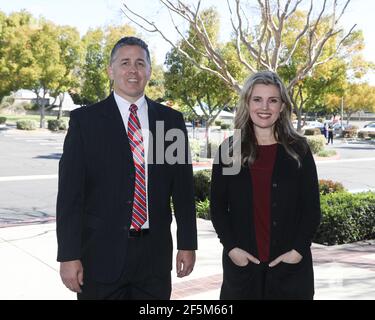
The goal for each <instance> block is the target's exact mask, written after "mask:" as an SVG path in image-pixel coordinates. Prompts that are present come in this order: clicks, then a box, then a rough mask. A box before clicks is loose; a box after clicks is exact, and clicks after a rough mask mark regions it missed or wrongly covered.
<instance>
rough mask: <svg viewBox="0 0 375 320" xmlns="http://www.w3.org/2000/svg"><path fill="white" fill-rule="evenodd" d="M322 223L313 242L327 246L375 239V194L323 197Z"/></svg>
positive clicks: (329, 195)
mask: <svg viewBox="0 0 375 320" xmlns="http://www.w3.org/2000/svg"><path fill="white" fill-rule="evenodd" d="M320 203H321V210H322V221H321V224H320V226H319V228H318V231H317V232H316V234H315V236H314V239H313V242H317V243H320V244H325V245H335V244H343V243H350V242H355V241H360V240H369V239H374V238H375V193H373V192H365V193H357V194H351V193H348V192H334V193H330V194H327V195H323V196H321V200H320Z"/></svg>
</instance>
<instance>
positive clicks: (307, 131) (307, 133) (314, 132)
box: [304, 128, 322, 136]
mask: <svg viewBox="0 0 375 320" xmlns="http://www.w3.org/2000/svg"><path fill="white" fill-rule="evenodd" d="M320 134H322V133H321V131H320V129H319V128H311V129H305V132H304V135H305V136H318V135H320Z"/></svg>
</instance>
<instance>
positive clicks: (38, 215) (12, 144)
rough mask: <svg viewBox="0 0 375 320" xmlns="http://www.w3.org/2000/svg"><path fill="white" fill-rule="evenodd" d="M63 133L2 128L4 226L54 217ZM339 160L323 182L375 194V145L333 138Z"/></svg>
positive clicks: (0, 208)
mask: <svg viewBox="0 0 375 320" xmlns="http://www.w3.org/2000/svg"><path fill="white" fill-rule="evenodd" d="M64 138H65V135H64V134H63V133H51V132H49V131H48V130H44V131H38V132H23V131H19V130H4V129H1V130H0V150H1V151H0V227H1V226H6V225H14V224H25V223H33V222H35V221H38V222H41V221H49V220H51V219H54V216H55V205H56V193H57V169H58V160H59V159H60V157H61V153H62V145H63V141H64ZM328 148H330V149H331V148H333V149H335V150H336V151H337V152H338V157H339V159H337V160H332V159H330V160H325V161H317V168H318V175H319V178H321V179H331V180H334V181H339V182H341V183H343V184H344V187H346V188H347V189H348V190H349V191H362V190H368V189H371V190H375V174H374V172H375V144H370V143H360V142H350V141H343V140H337V139H336V140H335V141H334V144H333V145H332V146H331V145H330V146H328Z"/></svg>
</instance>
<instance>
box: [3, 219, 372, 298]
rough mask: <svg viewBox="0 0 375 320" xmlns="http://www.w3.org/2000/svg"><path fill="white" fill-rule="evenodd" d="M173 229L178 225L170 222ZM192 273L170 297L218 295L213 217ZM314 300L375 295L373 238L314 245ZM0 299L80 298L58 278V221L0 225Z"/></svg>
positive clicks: (202, 228)
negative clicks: (345, 242)
mask: <svg viewBox="0 0 375 320" xmlns="http://www.w3.org/2000/svg"><path fill="white" fill-rule="evenodd" d="M172 230H173V234H174V233H175V224H172ZM198 246H199V250H198V251H197V262H196V266H195V269H194V271H193V273H192V274H191V275H190V276H189V277H186V278H177V277H176V276H175V274H174V271H173V273H172V275H173V277H172V282H173V291H172V299H184V300H216V299H218V297H219V292H220V284H221V279H222V274H221V245H220V243H219V240H218V239H217V236H216V233H215V231H214V230H213V228H212V225H211V222H210V221H206V220H202V219H198ZM313 257H314V264H315V292H316V295H315V299H317V300H325V299H366V300H367V299H368V300H374V299H375V241H369V242H359V243H355V244H347V245H341V246H330V247H326V246H321V245H316V244H313ZM0 261H1V264H0V299H1V300H9V299H26V300H28V299H30V300H31V299H37V300H39V299H46V300H47V299H48V300H54V299H58V300H60V299H61V300H71V299H76V296H75V294H74V293H72V292H70V291H68V290H67V289H66V288H65V286H64V285H63V284H62V283H61V282H60V276H59V272H58V268H59V264H58V262H56V236H55V223H54V222H50V223H44V224H35V225H28V226H17V227H7V228H0Z"/></svg>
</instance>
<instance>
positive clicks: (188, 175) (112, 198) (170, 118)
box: [56, 94, 197, 283]
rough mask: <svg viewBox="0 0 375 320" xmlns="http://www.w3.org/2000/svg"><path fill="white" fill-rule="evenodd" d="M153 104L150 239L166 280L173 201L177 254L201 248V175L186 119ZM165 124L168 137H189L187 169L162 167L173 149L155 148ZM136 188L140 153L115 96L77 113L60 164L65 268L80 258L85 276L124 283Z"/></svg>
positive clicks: (155, 266) (60, 224)
mask: <svg viewBox="0 0 375 320" xmlns="http://www.w3.org/2000/svg"><path fill="white" fill-rule="evenodd" d="M146 99H147V104H148V117H149V129H150V132H151V133H152V136H151V135H150V141H149V145H151V144H152V143H153V145H154V148H153V152H152V153H149V158H150V156H151V155H152V156H153V159H154V161H153V163H151V164H149V165H148V213H149V228H150V233H149V234H148V235H147V236H148V237H150V238H151V239H150V240H151V241H150V243H152V248H151V249H152V250H151V251H152V253H153V256H152V257H151V258H150V263H151V264H152V267H153V270H154V271H155V272H157V273H159V274H160V273H161V272H164V273H165V272H168V271H170V270H171V269H172V247H173V244H172V236H171V232H170V224H171V221H172V214H171V207H170V198H171V197H172V199H173V207H174V214H175V218H176V223H177V230H178V232H177V248H178V249H182V250H195V249H197V231H196V215H195V204H194V192H193V176H192V165H191V161H188V160H190V155H189V148H188V142H187V132H186V128H185V123H184V120H183V117H182V115H181V113H179V112H177V111H175V110H173V109H171V108H168V107H165V106H163V105H161V104H158V103H156V102H154V101H152V100H150V99H148V98H146ZM157 121H163V123H164V125H163V126H160V127H161V128H162V130H163V131H164V133H165V132H166V131H167V130H169V129H173V128H177V129H181V130H183V132H184V138H185V145H184V148H185V155H184V158H183V159H184V160H185V163H184V164H167V163H165V162H162V161H158V162H157V163H155V162H156V161H155V159H156V149H157V148H159V151H160V148H161V149H162V150H163V149H164V151H165V150H166V149H167V148H168V146H170V145H171V144H172V143H173V141H164V143H162V145H161V146H160V145H158V146H157V148H156V147H155V146H156V139H157V137H156V122H157ZM158 139H159V142H160V137H158ZM162 141H163V140H162ZM163 144H164V146H163ZM159 160H160V159H159ZM160 162H161V163H160ZM181 182H183V183H181ZM134 183H135V171H134V163H133V158H132V152H131V149H130V146H129V142H128V137H127V133H126V129H125V126H124V124H123V120H122V118H121V114H120V112H119V110H118V107H117V104H116V102H115V99H114V96H113V94H111V95H110V96H109V97H108V98H107V99H105V100H103V101H101V102H99V103H97V104H94V105H92V106H89V107H84V108H80V109H77V110H74V111H73V112H71V115H70V124H69V130H68V133H67V136H66V138H65V142H64V152H63V155H62V157H61V160H60V163H59V190H58V196H57V211H56V217H57V240H58V256H57V260H58V261H71V260H76V259H80V260H81V261H82V263H83V267H84V272H85V273H86V274H89V276H90V277H92V278H93V279H94V280H97V281H100V282H107V283H109V282H114V281H116V280H117V279H119V277H120V275H121V272H122V271H123V268H124V264H125V257H126V248H127V242H128V229H129V227H130V223H131V214H132V200H133V192H134Z"/></svg>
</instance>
